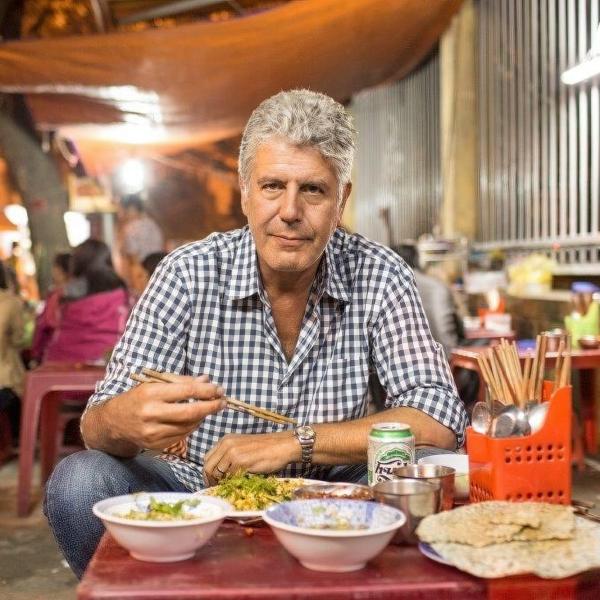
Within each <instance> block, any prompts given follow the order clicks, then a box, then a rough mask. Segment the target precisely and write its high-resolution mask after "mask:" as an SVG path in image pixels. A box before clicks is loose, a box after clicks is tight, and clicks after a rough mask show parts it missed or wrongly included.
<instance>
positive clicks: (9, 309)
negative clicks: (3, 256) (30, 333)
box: [0, 262, 25, 443]
mask: <svg viewBox="0 0 600 600" xmlns="http://www.w3.org/2000/svg"><path fill="white" fill-rule="evenodd" d="M23 324H24V306H23V302H22V301H21V299H20V298H19V297H18V296H17V295H16V294H15V293H14V291H13V290H12V286H11V282H10V278H9V275H8V272H7V268H6V267H5V266H4V264H3V263H2V262H0V412H4V413H6V414H7V415H8V417H9V420H10V428H11V434H12V438H13V443H16V441H17V440H18V435H19V434H18V432H19V415H20V406H21V401H20V400H19V396H21V395H22V394H23V384H24V379H25V367H24V366H23V361H22V360H21V344H22V342H23Z"/></svg>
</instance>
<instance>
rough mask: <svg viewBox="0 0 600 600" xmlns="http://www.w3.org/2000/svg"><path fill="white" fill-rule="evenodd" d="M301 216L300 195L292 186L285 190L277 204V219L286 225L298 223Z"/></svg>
mask: <svg viewBox="0 0 600 600" xmlns="http://www.w3.org/2000/svg"><path fill="white" fill-rule="evenodd" d="M300 216H301V206H300V195H299V193H298V190H297V189H294V188H293V187H292V186H289V187H288V188H286V190H285V193H284V194H282V196H281V202H280V204H279V217H280V218H281V220H282V221H285V222H286V223H291V222H294V221H299V220H300Z"/></svg>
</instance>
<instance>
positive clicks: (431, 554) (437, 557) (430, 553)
mask: <svg viewBox="0 0 600 600" xmlns="http://www.w3.org/2000/svg"><path fill="white" fill-rule="evenodd" d="M418 548H419V551H420V552H421V554H423V555H424V556H426V557H427V558H429V559H430V560H434V561H435V562H439V563H441V564H442V565H449V566H452V563H451V562H449V561H447V560H446V559H445V558H444V557H443V556H442V555H441V554H439V553H437V552H436V551H435V550H434V549H433V548H432V547H431V546H430V545H429V544H426V543H425V542H419V546H418Z"/></svg>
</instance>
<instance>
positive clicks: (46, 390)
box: [17, 363, 104, 517]
mask: <svg viewBox="0 0 600 600" xmlns="http://www.w3.org/2000/svg"><path fill="white" fill-rule="evenodd" d="M103 375H104V367H99V366H95V365H86V364H81V363H75V364H73V363H49V364H45V365H42V366H41V367H38V368H37V369H34V370H32V371H29V372H28V373H27V377H26V380H25V394H24V395H23V400H22V403H21V438H20V441H19V485H18V490H17V514H18V515H19V516H20V517H24V516H27V515H28V514H29V509H30V506H29V505H30V500H31V479H32V473H33V459H34V453H35V443H36V440H37V432H38V426H39V421H40V412H41V409H42V403H43V402H44V401H51V400H52V395H54V396H56V395H57V394H64V393H65V392H86V393H90V394H91V393H92V392H93V391H94V387H95V385H96V382H97V381H98V380H99V379H102V377H103Z"/></svg>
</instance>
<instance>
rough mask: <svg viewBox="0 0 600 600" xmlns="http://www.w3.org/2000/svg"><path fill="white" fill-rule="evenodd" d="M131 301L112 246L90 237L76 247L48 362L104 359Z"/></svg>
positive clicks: (121, 329)
mask: <svg viewBox="0 0 600 600" xmlns="http://www.w3.org/2000/svg"><path fill="white" fill-rule="evenodd" d="M128 314H129V301H128V295H127V290H126V288H125V284H124V282H123V281H122V280H121V278H120V277H119V276H118V275H117V274H116V273H115V271H114V269H113V266H112V261H111V258H110V250H109V248H108V246H107V245H106V244H105V243H104V242H101V241H99V240H87V241H85V242H83V244H80V245H79V246H77V247H76V248H75V249H74V250H73V254H72V257H71V264H70V272H69V280H68V282H67V283H66V285H65V286H64V290H63V296H62V299H61V302H60V310H59V319H58V324H57V327H56V329H55V331H54V334H53V336H52V339H51V340H50V342H49V344H48V347H47V349H46V352H45V354H44V357H43V359H44V361H63V362H83V361H92V362H93V361H99V360H103V359H104V358H105V356H106V354H107V353H108V352H110V351H111V350H112V348H113V346H114V345H115V344H116V342H117V340H118V339H119V337H120V336H121V334H122V333H123V330H124V329H125V323H126V321H127V316H128Z"/></svg>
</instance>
